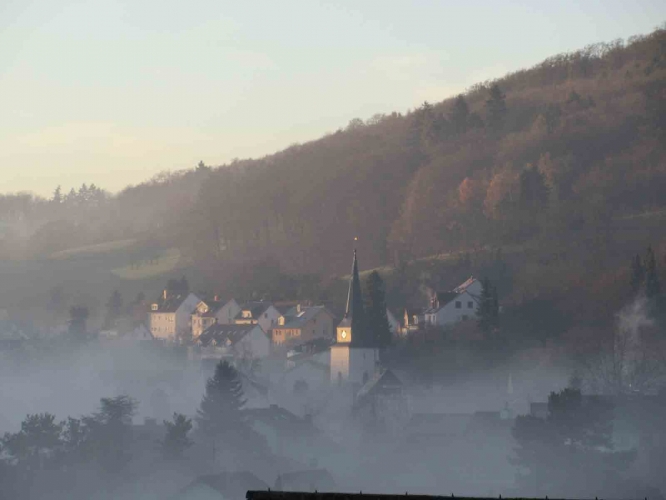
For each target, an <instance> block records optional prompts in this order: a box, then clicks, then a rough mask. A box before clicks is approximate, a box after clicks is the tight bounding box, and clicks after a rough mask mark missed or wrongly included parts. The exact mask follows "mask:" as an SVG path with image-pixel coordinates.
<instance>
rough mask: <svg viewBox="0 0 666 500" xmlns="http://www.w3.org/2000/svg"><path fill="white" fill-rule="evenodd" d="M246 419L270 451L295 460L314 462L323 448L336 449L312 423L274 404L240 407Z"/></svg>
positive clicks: (333, 450)
mask: <svg viewBox="0 0 666 500" xmlns="http://www.w3.org/2000/svg"><path fill="white" fill-rule="evenodd" d="M244 414H245V416H246V418H247V421H248V422H249V424H250V425H251V426H252V429H254V430H255V431H256V432H258V433H259V434H261V435H262V436H263V437H264V438H265V439H266V442H267V443H268V445H269V447H270V449H271V451H272V452H273V454H275V455H277V456H280V457H286V458H288V459H290V460H293V461H295V462H298V463H301V464H304V465H308V464H314V463H315V462H316V460H317V457H318V456H320V455H321V454H322V453H323V452H324V451H327V452H329V453H331V452H336V451H337V447H336V445H335V444H334V443H333V442H332V441H330V440H329V439H328V438H327V437H326V436H325V435H324V434H323V433H322V432H321V431H320V430H319V429H317V428H316V427H315V426H314V425H313V424H312V419H311V418H309V417H305V418H301V417H298V416H296V415H294V414H293V413H291V412H290V411H288V410H286V409H285V408H281V407H279V406H278V405H274V404H273V405H270V406H269V407H267V408H252V409H248V410H245V411H244Z"/></svg>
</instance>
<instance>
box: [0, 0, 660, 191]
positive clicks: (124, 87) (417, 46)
mask: <svg viewBox="0 0 666 500" xmlns="http://www.w3.org/2000/svg"><path fill="white" fill-rule="evenodd" d="M664 21H666V2H665V1H663V0H634V1H627V0H605V1H595V0H577V1H573V0H557V1H553V0H547V1H541V0H538V1H537V0H531V1H524V2H500V1H498V0H464V1H462V0H459V1H451V0H411V1H408V0H403V1H391V0H354V1H351V0H350V1H343V0H338V1H335V2H333V1H315V0H282V1H277V0H265V1H261V2H260V1H254V0H233V1H224V0H192V1H189V2H185V1H183V0H161V1H147V0H128V1H119V0H98V1H85V0H44V1H30V0H0V192H7V191H18V190H31V191H34V192H37V193H40V194H48V193H50V192H51V191H52V190H53V188H54V187H55V186H56V185H58V184H62V186H63V188H64V189H69V187H71V186H79V185H80V184H81V183H82V182H86V183H91V182H94V183H95V184H97V185H98V186H102V187H104V188H107V189H109V190H112V191H116V190H118V189H121V188H122V187H124V186H125V185H127V184H135V183H138V182H140V181H142V180H145V179H147V178H149V177H151V176H152V175H153V174H155V173H157V172H159V171H161V170H173V169H180V168H186V167H191V166H194V165H195V164H196V163H197V162H198V161H199V160H203V161H204V162H205V163H206V164H210V165H219V164H222V163H224V162H226V161H229V160H231V159H233V158H234V157H238V158H246V157H255V156H263V155H265V154H268V153H271V152H274V151H276V150H279V149H281V148H284V147H286V146H288V145H289V144H291V143H294V142H304V141H307V140H310V139H314V138H317V137H319V136H321V135H322V134H324V133H326V132H329V131H334V130H335V129H337V128H339V127H344V126H345V125H346V124H347V123H348V122H349V120H350V119H352V118H355V117H360V118H363V119H365V118H368V117H370V116H372V115H373V114H375V113H377V112H391V111H406V110H407V109H408V108H413V107H414V106H416V105H418V104H420V103H421V102H423V101H424V100H430V101H438V100H442V99H444V98H446V97H448V96H450V95H452V94H455V93H457V92H459V91H462V90H464V89H465V88H466V87H468V86H470V85H471V84H473V83H475V82H477V81H479V80H485V79H488V78H493V77H499V76H501V75H503V74H504V73H506V72H508V71H511V70H515V69H519V68H522V67H526V66H530V65H533V64H535V63H538V62H539V61H541V60H543V59H544V58H546V57H548V56H550V55H553V54H556V53H559V52H563V51H569V50H574V49H578V48H582V47H583V46H585V45H587V44H589V43H593V42H597V41H609V40H613V39H615V38H620V37H621V38H627V37H629V36H631V35H634V34H640V33H648V32H650V31H652V29H653V28H654V27H655V26H657V25H659V24H661V23H663V22H664Z"/></svg>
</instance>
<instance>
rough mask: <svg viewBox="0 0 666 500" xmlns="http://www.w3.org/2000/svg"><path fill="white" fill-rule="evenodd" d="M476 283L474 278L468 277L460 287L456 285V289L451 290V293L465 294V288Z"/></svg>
mask: <svg viewBox="0 0 666 500" xmlns="http://www.w3.org/2000/svg"><path fill="white" fill-rule="evenodd" d="M476 281H477V279H476V278H475V277H474V276H470V277H469V278H468V279H467V281H465V282H464V283H461V284H460V285H458V286H457V287H455V288H454V289H453V291H454V292H456V293H463V292H465V291H466V290H467V288H468V287H469V286H470V285H472V284H474V283H475V282H476Z"/></svg>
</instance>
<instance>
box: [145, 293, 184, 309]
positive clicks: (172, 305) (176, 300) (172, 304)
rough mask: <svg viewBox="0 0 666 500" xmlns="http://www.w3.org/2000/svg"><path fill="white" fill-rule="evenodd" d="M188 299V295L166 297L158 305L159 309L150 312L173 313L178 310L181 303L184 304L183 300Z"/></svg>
mask: <svg viewBox="0 0 666 500" xmlns="http://www.w3.org/2000/svg"><path fill="white" fill-rule="evenodd" d="M187 297H189V294H186V295H170V296H169V297H167V299H166V300H165V301H163V302H162V303H158V305H159V307H158V308H157V311H152V312H160V313H174V312H176V311H177V310H178V308H179V307H180V306H181V305H182V303H183V302H185V299H186V298H187Z"/></svg>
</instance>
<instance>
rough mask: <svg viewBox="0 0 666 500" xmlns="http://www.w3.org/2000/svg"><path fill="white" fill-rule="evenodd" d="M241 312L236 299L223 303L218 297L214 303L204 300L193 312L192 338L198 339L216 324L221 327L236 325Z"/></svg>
mask: <svg viewBox="0 0 666 500" xmlns="http://www.w3.org/2000/svg"><path fill="white" fill-rule="evenodd" d="M240 312H241V307H240V306H239V305H238V303H237V302H236V301H235V300H234V299H231V300H229V301H227V302H223V301H221V300H219V298H218V296H217V295H216V296H215V297H214V298H213V300H212V301H203V300H202V301H201V302H199V304H197V307H196V309H195V310H194V311H193V312H192V338H194V339H196V338H197V337H199V335H201V334H202V333H203V332H204V330H206V329H207V328H209V327H210V326H212V325H214V324H215V323H219V324H221V325H230V324H232V323H234V319H235V318H236V316H238V314H239V313H240Z"/></svg>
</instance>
